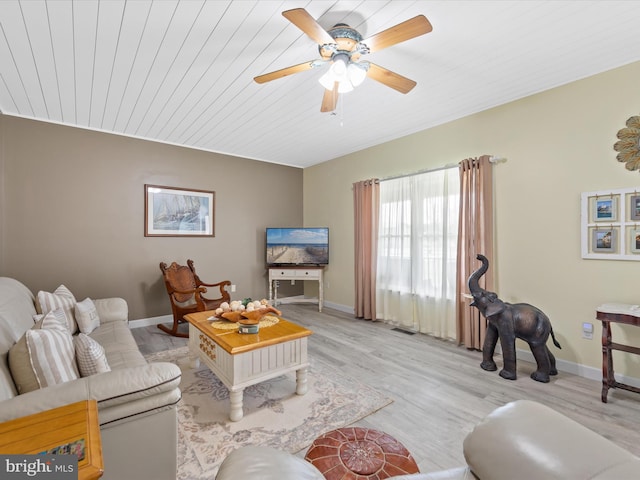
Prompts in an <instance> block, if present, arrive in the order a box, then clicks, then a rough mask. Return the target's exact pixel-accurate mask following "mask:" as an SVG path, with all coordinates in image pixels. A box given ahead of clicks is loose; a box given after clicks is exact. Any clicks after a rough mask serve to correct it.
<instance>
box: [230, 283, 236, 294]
mask: <svg viewBox="0 0 640 480" xmlns="http://www.w3.org/2000/svg"><path fill="white" fill-rule="evenodd" d="M235 291H236V286H235V285H233V284H232V285H231V293H233V292H235Z"/></svg>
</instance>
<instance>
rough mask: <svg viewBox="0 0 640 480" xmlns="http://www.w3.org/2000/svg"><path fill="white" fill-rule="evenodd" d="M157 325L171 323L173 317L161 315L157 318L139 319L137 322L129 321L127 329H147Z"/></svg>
mask: <svg viewBox="0 0 640 480" xmlns="http://www.w3.org/2000/svg"><path fill="white" fill-rule="evenodd" d="M158 323H171V324H172V323H173V315H161V316H159V317H150V318H140V319H138V320H129V328H141V327H148V326H150V325H156V324H158Z"/></svg>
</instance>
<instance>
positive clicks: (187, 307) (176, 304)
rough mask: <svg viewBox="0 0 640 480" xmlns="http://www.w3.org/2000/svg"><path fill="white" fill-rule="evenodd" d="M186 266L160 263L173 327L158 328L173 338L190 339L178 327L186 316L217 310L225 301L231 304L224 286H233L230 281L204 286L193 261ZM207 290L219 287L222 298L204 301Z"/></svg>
mask: <svg viewBox="0 0 640 480" xmlns="http://www.w3.org/2000/svg"><path fill="white" fill-rule="evenodd" d="M187 265H188V266H186V267H185V266H184V265H178V264H177V263H176V262H173V263H172V264H171V265H169V266H167V264H166V263H164V262H160V271H161V272H162V276H163V277H164V285H165V287H166V288H167V293H168V294H169V299H170V300H171V310H172V312H173V327H172V328H169V327H167V326H166V325H163V324H158V328H159V329H160V330H162V331H164V332H167V333H168V334H170V335H173V336H174V337H188V336H189V334H188V333H183V332H179V331H178V326H179V325H180V324H181V323H184V322H185V320H184V318H183V317H184V315H186V314H188V313H193V312H202V311H205V310H215V309H216V308H218V307H219V306H220V304H221V303H222V302H229V301H231V297H230V295H229V293H228V292H227V291H226V289H225V287H226V286H227V285H231V282H230V281H229V280H225V281H223V282H219V283H204V282H203V281H202V280H200V277H198V275H196V269H195V268H194V266H193V260H187ZM206 287H218V288H219V289H220V298H215V299H211V298H205V297H204V296H202V294H203V293H206V292H207V289H206Z"/></svg>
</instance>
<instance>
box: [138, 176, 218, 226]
mask: <svg viewBox="0 0 640 480" xmlns="http://www.w3.org/2000/svg"><path fill="white" fill-rule="evenodd" d="M215 198H216V193H215V192H213V191H208V190H196V189H187V188H179V187H167V186H162V185H148V184H145V186H144V236H145V237H214V236H215V228H214V226H215Z"/></svg>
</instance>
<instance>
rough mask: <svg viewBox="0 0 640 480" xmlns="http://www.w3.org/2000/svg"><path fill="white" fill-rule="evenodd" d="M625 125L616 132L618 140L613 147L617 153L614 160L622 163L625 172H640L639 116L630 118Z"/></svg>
mask: <svg viewBox="0 0 640 480" xmlns="http://www.w3.org/2000/svg"><path fill="white" fill-rule="evenodd" d="M626 125H627V126H626V127H625V128H623V129H621V130H620V131H619V132H618V135H617V137H618V138H619V140H618V141H617V142H616V143H615V145H614V146H613V149H614V150H615V151H616V152H619V153H618V155H617V156H616V159H617V160H618V161H619V162H624V164H625V168H626V169H627V170H640V116H639V115H636V116H633V117H630V118H629V120H627V123H626Z"/></svg>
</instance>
